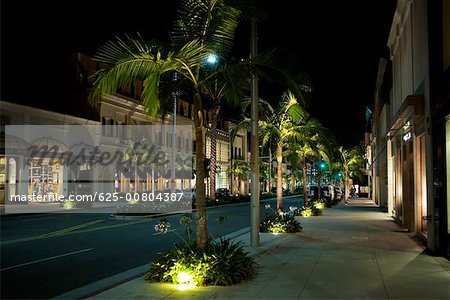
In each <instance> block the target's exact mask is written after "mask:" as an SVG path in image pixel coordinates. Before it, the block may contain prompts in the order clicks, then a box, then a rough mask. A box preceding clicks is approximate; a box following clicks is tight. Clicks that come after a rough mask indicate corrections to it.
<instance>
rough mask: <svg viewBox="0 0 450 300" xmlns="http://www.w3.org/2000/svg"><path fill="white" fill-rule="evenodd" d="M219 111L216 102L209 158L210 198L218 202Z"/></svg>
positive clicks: (213, 110) (215, 102)
mask: <svg viewBox="0 0 450 300" xmlns="http://www.w3.org/2000/svg"><path fill="white" fill-rule="evenodd" d="M219 111H220V105H219V101H218V100H214V107H213V109H212V122H211V154H210V158H209V159H210V164H209V197H210V198H211V199H212V200H216V158H217V117H218V115H219Z"/></svg>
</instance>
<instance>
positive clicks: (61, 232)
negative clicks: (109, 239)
mask: <svg viewBox="0 0 450 300" xmlns="http://www.w3.org/2000/svg"><path fill="white" fill-rule="evenodd" d="M103 221H104V220H102V219H98V220H94V221H91V222H88V223H83V224H80V225H76V226H71V227H68V228H64V229H61V230H57V231H53V232H49V233H45V234H42V235H37V236H29V237H24V238H19V239H14V240H8V241H3V242H0V246H4V245H10V244H16V243H21V242H28V241H35V240H42V239H46V238H50V237H56V236H63V235H65V234H67V233H69V232H72V231H74V230H77V229H80V228H84V227H87V226H91V225H94V224H97V223H100V222H103Z"/></svg>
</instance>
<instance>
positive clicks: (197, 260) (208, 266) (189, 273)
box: [145, 240, 256, 285]
mask: <svg viewBox="0 0 450 300" xmlns="http://www.w3.org/2000/svg"><path fill="white" fill-rule="evenodd" d="M255 264H256V263H255V261H254V259H253V258H252V257H249V256H248V254H247V253H246V252H245V251H244V249H243V248H242V246H241V244H240V243H233V242H232V241H230V240H220V241H219V242H214V243H210V244H209V245H208V247H207V248H206V249H205V251H204V252H202V251H200V250H199V249H198V248H197V246H196V243H195V242H191V243H180V244H177V245H176V246H175V248H173V249H170V250H168V251H167V252H165V253H162V254H161V255H160V256H159V257H158V258H157V259H156V260H155V261H153V262H152V263H151V265H150V270H149V271H148V273H147V274H146V276H145V279H146V280H148V281H158V282H173V283H176V284H186V283H187V284H192V285H232V284H235V283H238V282H240V281H242V280H245V279H247V278H250V277H251V276H252V275H253V274H254V267H255Z"/></svg>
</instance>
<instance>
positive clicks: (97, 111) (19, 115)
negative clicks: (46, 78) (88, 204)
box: [0, 53, 250, 202]
mask: <svg viewBox="0 0 450 300" xmlns="http://www.w3.org/2000/svg"><path fill="white" fill-rule="evenodd" d="M47 68H48V70H47V73H49V74H54V75H55V78H54V80H55V82H54V84H52V85H51V89H50V90H48V91H47V93H42V92H39V93H37V94H39V95H41V96H36V97H35V98H33V97H30V96H28V94H27V96H25V97H21V98H20V99H17V100H16V99H7V100H9V101H4V100H5V99H2V100H3V101H2V102H0V105H1V114H0V119H1V128H0V131H1V132H2V147H1V148H4V144H3V143H4V139H5V136H4V130H5V129H4V126H5V125H12V124H16V125H24V124H36V125H40V124H60V125H74V124H80V125H108V126H105V128H108V129H107V130H108V132H102V134H103V135H104V136H109V137H110V138H111V139H110V141H109V142H112V141H113V140H114V141H116V142H117V141H118V140H119V139H120V137H121V134H122V133H121V132H120V129H119V128H120V125H172V124H173V110H169V111H168V114H167V116H166V117H165V118H164V119H162V118H161V117H159V116H158V117H155V118H151V117H149V116H148V115H147V114H146V113H145V112H144V109H143V106H142V103H141V101H140V100H139V99H138V96H137V95H139V94H140V92H141V89H142V86H141V85H139V83H137V84H136V85H133V86H127V87H125V88H123V89H121V90H120V91H118V93H116V94H114V95H107V96H105V97H104V98H103V99H102V101H100V102H99V103H98V104H97V105H95V107H93V106H91V105H90V104H88V102H87V95H88V93H87V89H88V88H89V82H88V78H89V75H90V74H92V73H93V72H94V71H95V70H96V69H98V68H99V65H98V64H97V63H95V61H93V60H92V59H91V58H90V57H88V56H86V55H84V54H81V53H76V54H69V55H63V56H58V57H57V58H55V61H53V62H49V64H48V66H47ZM47 73H46V74H47ZM19 92H20V91H18V93H19ZM45 94H47V95H46V96H45ZM42 95H44V96H42ZM44 99H47V100H48V101H43V100H44ZM192 114H193V104H192V103H190V101H188V100H187V99H182V98H181V97H177V106H176V124H177V125H187V126H192V129H193V130H194V127H193V126H194V122H193V115H192ZM203 116H204V122H203V123H204V124H205V125H204V128H203V134H204V135H205V149H204V150H205V154H206V158H210V155H211V153H210V144H211V138H210V123H211V122H210V120H211V112H210V111H208V110H207V109H205V110H204V113H203ZM231 127H232V123H231V122H229V121H225V120H219V122H218V134H217V137H218V138H217V162H216V164H217V170H216V186H215V188H223V187H225V188H229V189H230V190H233V191H234V192H235V193H240V194H248V192H249V184H248V180H247V179H245V180H244V179H243V178H237V177H235V176H234V175H233V174H231V172H230V167H231V164H232V162H233V161H235V160H240V161H245V162H248V161H249V158H250V156H249V152H248V151H249V150H248V139H247V133H246V132H240V133H239V134H238V135H237V137H236V138H235V140H234V142H233V144H231V143H230V134H229V131H230V130H231ZM163 131H164V130H161V132H159V133H158V134H159V136H158V137H156V138H154V140H155V142H157V144H158V145H160V146H162V147H169V148H170V147H171V145H172V143H173V140H172V132H165V131H164V132H163ZM184 142H185V141H176V143H180V144H181V143H184ZM189 142H190V143H192V145H191V146H192V150H193V152H194V153H195V147H196V143H195V135H192V137H191V139H190V141H189ZM17 159H18V158H12V157H11V158H8V157H5V153H0V165H1V166H2V168H0V193H2V195H1V196H2V202H3V200H4V197H5V195H4V190H5V185H6V184H8V185H9V190H10V191H11V192H12V193H26V189H29V187H25V185H24V184H22V185H20V184H16V183H18V182H19V179H20V178H21V175H22V174H18V173H16V172H14V170H19V169H23V168H26V167H25V166H24V165H23V161H16V160H17ZM192 159H193V162H192V166H193V168H194V170H193V174H192V182H191V183H192V184H195V180H193V179H194V178H195V155H194V156H193V158H192ZM72 171H73V170H72ZM58 172H60V173H61V175H60V178H59V183H60V185H61V186H58V187H56V188H57V189H58V190H57V192H59V193H68V191H69V189H70V188H69V187H68V186H67V183H66V185H65V186H63V185H62V184H63V183H62V182H63V180H61V179H62V178H63V177H64V180H65V181H66V182H68V181H71V180H72V179H73V178H76V177H77V176H78V175H77V174H79V173H80V170H77V171H76V172H75V173H76V174H74V172H70V170H69V169H68V168H67V169H63V168H61V169H58ZM92 172H94V170H92ZM92 172H91V173H90V175H89V178H90V179H93V178H96V181H97V183H95V184H94V186H93V188H94V189H95V190H98V191H102V192H106V191H117V192H130V191H145V190H148V189H150V188H152V187H153V185H155V186H156V187H158V189H164V188H170V184H169V181H168V180H167V179H163V178H153V177H158V175H157V174H156V175H152V176H153V177H152V176H146V177H145V178H131V177H130V176H126V175H125V174H120V173H117V172H116V171H115V170H113V169H108V168H104V169H103V170H95V174H94V173H92ZM27 174H28V173H27ZM30 174H31V173H30ZM63 174H64V176H63ZM8 176H9V177H11V176H12V177H11V178H9V177H8ZM30 176H32V175H30ZM55 176H56V173H55ZM103 177H104V178H113V179H112V180H111V179H108V180H106V179H105V180H102V178H103ZM21 181H23V182H31V181H32V180H31V181H30V178H24V179H21ZM206 183H207V184H209V180H208V179H207V180H206ZM181 185H182V183H181V182H178V183H177V188H183V186H181ZM206 191H209V187H208V186H207V188H206Z"/></svg>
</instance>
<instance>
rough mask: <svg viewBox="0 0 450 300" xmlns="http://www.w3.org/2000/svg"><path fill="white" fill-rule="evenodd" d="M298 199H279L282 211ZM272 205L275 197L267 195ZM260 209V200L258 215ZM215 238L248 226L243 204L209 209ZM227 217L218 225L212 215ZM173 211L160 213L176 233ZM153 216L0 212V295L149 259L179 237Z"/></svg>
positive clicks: (78, 282)
mask: <svg viewBox="0 0 450 300" xmlns="http://www.w3.org/2000/svg"><path fill="white" fill-rule="evenodd" d="M300 201H302V200H301V199H300V198H298V197H296V198H291V199H289V198H288V199H285V202H284V206H285V210H288V209H289V206H299V205H301V202H300ZM269 203H271V205H272V207H274V204H275V200H270V201H269ZM264 214H265V208H264V205H261V217H263V216H264ZM208 215H209V220H208V222H209V223H208V224H209V233H210V235H211V236H212V237H213V238H217V237H220V236H223V235H225V234H228V233H230V232H234V231H237V230H239V229H242V228H246V227H248V226H249V225H250V208H249V204H248V203H245V204H237V205H230V206H224V207H216V208H212V209H209V211H208ZM221 215H224V216H226V217H227V220H226V222H225V223H224V224H219V222H218V221H217V219H218V217H219V216H221ZM179 217H180V216H179V215H174V216H169V217H166V218H167V219H168V220H169V221H170V222H171V224H172V226H173V228H175V229H177V230H178V232H182V229H181V226H180V224H179ZM154 222H156V220H155V219H133V220H114V219H111V218H110V217H109V215H105V214H64V215H59V214H58V215H57V214H42V215H24V216H16V217H2V220H1V223H0V226H1V271H0V272H1V298H2V299H5V298H49V297H54V296H56V295H59V294H62V293H64V292H67V291H70V290H73V289H75V288H78V287H81V286H84V285H87V284H89V283H92V282H95V281H98V280H100V279H103V278H106V277H109V276H112V275H114V274H117V273H120V272H123V271H126V270H129V269H131V268H133V267H136V266H141V265H143V264H147V263H149V262H150V261H151V260H152V259H154V258H155V257H156V256H157V254H158V253H159V252H161V251H164V250H166V249H168V248H169V247H170V246H171V245H173V243H176V242H179V241H180V239H179V238H178V237H177V236H176V235H175V234H166V235H163V236H161V235H155V232H154V231H153V224H154Z"/></svg>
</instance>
